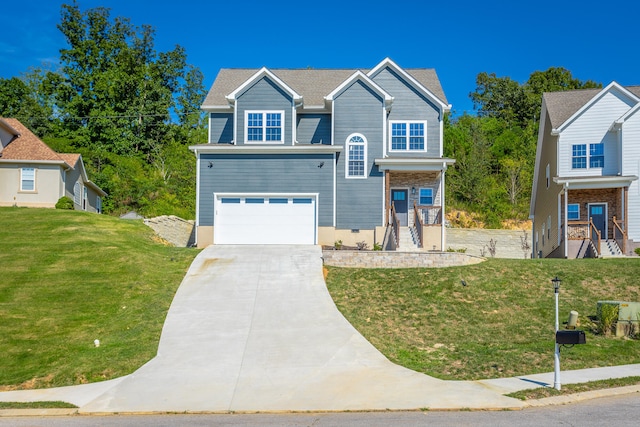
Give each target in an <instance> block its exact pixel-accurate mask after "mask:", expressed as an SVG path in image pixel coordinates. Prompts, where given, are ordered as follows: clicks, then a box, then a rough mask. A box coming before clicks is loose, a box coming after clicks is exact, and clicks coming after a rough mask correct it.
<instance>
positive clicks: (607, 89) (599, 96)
mask: <svg viewBox="0 0 640 427" xmlns="http://www.w3.org/2000/svg"><path fill="white" fill-rule="evenodd" d="M612 89H618V90H619V91H621V92H622V93H623V94H625V95H626V96H627V97H628V98H629V99H631V100H634V101H635V102H638V101H640V98H638V97H637V96H636V95H634V94H633V93H631V92H630V91H629V90H627V89H626V88H625V87H624V86H621V85H619V84H618V83H616V82H615V81H612V82H611V83H609V85H608V86H607V87H605V88H604V89H602V90H601V91H600V92H598V93H597V94H596V95H595V96H594V97H593V98H591V99H590V100H589V101H588V102H587V103H586V104H584V105H583V106H582V107H581V108H580V109H579V110H578V111H576V112H575V113H574V114H573V115H572V116H571V117H569V118H568V119H567V120H565V121H564V123H562V124H561V125H560V127H559V128H557V129H553V132H556V133H560V132H562V131H563V130H565V129H566V128H567V126H569V124H570V123H572V122H573V121H574V120H575V119H576V118H577V117H579V116H580V115H581V114H582V113H584V112H585V111H586V110H588V109H589V108H591V106H592V105H593V104H595V103H596V102H598V101H599V100H600V99H602V97H603V96H604V95H606V94H607V93H609V92H610V91H611V90H612Z"/></svg>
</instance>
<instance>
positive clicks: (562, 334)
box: [556, 331, 587, 344]
mask: <svg viewBox="0 0 640 427" xmlns="http://www.w3.org/2000/svg"><path fill="white" fill-rule="evenodd" d="M556 342H557V343H558V344H586V343H587V339H586V338H585V336H584V331H557V332H556Z"/></svg>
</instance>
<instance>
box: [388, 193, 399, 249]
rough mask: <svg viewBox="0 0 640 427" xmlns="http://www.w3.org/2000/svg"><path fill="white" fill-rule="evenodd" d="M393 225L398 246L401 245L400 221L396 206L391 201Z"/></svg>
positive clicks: (394, 237)
mask: <svg viewBox="0 0 640 427" xmlns="http://www.w3.org/2000/svg"><path fill="white" fill-rule="evenodd" d="M390 216H391V218H390V219H391V227H392V228H393V239H394V240H395V242H396V248H399V247H400V221H399V220H398V215H397V214H396V206H395V204H394V203H393V202H391V215H390Z"/></svg>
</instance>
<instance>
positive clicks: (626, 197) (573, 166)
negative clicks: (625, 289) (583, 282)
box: [530, 82, 640, 258]
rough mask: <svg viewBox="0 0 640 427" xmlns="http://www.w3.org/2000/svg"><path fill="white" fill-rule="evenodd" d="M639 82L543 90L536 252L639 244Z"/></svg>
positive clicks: (570, 253) (614, 249) (594, 252)
mask: <svg viewBox="0 0 640 427" xmlns="http://www.w3.org/2000/svg"><path fill="white" fill-rule="evenodd" d="M639 110H640V86H630V87H623V86H621V85H619V84H618V83H616V82H612V83H611V84H609V85H608V86H607V87H605V88H603V89H584V90H574V91H566V92H552V93H545V94H544V95H543V98H542V110H541V114H540V129H539V133H538V146H537V153H536V165H535V174H534V180H533V191H532V194H531V208H530V218H531V219H532V220H533V254H534V256H538V257H558V258H576V257H599V256H603V255H622V254H625V255H630V254H633V250H634V248H636V247H639V246H640V187H639V183H638V176H639V175H640V112H639Z"/></svg>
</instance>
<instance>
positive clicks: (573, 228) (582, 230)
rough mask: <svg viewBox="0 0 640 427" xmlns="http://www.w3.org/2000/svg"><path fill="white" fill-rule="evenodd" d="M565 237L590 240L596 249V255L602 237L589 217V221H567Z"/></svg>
mask: <svg viewBox="0 0 640 427" xmlns="http://www.w3.org/2000/svg"><path fill="white" fill-rule="evenodd" d="M567 237H568V239H569V240H591V242H592V243H593V246H594V248H595V249H596V251H597V254H596V256H599V255H600V241H601V240H602V237H601V236H600V231H598V229H597V228H596V226H595V225H594V224H593V221H592V220H591V219H589V221H569V225H568V227H567Z"/></svg>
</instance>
